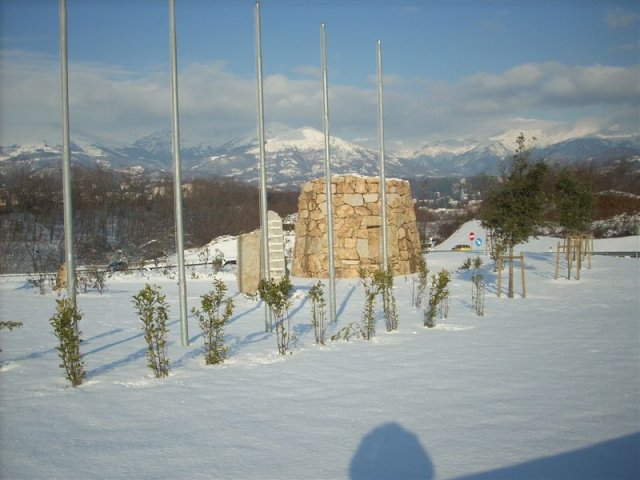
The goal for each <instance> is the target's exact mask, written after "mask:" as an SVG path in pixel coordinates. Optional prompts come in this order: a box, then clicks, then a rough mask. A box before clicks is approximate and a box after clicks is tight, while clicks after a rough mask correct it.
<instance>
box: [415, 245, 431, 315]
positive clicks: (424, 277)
mask: <svg viewBox="0 0 640 480" xmlns="http://www.w3.org/2000/svg"><path fill="white" fill-rule="evenodd" d="M417 261H418V285H417V286H416V285H415V279H414V283H413V285H412V287H413V289H412V291H411V293H412V294H411V305H412V306H413V307H415V308H420V307H421V306H422V302H424V301H425V300H426V299H425V296H426V294H427V283H428V279H429V268H428V267H427V262H426V260H425V259H424V256H423V255H422V254H419V255H418V257H417Z"/></svg>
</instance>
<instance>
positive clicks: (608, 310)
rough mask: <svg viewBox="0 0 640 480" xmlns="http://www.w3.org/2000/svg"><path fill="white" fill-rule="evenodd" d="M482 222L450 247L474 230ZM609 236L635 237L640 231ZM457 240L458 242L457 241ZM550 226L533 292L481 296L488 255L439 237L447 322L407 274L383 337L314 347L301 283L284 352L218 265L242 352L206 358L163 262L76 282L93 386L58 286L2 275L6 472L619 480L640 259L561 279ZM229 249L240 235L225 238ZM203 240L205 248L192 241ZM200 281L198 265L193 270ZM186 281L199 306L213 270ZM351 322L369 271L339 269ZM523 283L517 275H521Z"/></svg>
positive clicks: (627, 451) (635, 347)
mask: <svg viewBox="0 0 640 480" xmlns="http://www.w3.org/2000/svg"><path fill="white" fill-rule="evenodd" d="M470 229H474V230H476V232H475V233H476V235H478V236H482V235H483V233H482V232H481V231H479V230H478V226H477V225H476V224H468V225H465V226H464V227H463V228H462V229H461V230H460V231H459V232H458V233H456V234H455V235H454V236H453V237H452V238H451V239H449V240H448V241H447V242H444V243H443V244H442V245H441V246H440V247H439V248H441V249H443V250H446V249H448V248H450V246H449V243H453V244H455V243H463V242H465V240H466V237H467V235H468V230H470ZM609 241H610V240H607V241H603V242H602V243H597V244H596V249H610V250H616V251H619V250H622V249H625V250H637V249H638V246H639V243H640V237H628V238H626V239H620V240H616V242H618V244H617V245H616V246H615V247H612V248H608V245H609V244H608V243H607V242H609ZM448 242H449V243H448ZM555 242H557V240H556V239H548V238H547V239H539V240H534V241H532V242H531V243H530V244H527V245H525V246H523V248H522V249H517V250H523V251H525V252H528V253H526V264H527V298H526V299H523V298H515V299H512V300H509V299H506V298H504V296H503V297H502V298H497V297H496V295H495V274H494V273H493V271H492V268H491V265H490V260H489V259H488V257H486V256H483V259H484V261H485V266H484V267H483V269H482V271H483V274H484V275H485V277H486V279H487V281H488V291H487V297H486V313H485V316H484V317H478V316H476V315H475V312H474V310H473V308H472V307H471V282H470V279H469V277H470V274H469V273H468V272H458V271H456V270H457V268H458V267H459V266H460V265H461V264H462V263H463V261H464V260H465V259H466V258H467V257H468V256H471V254H464V253H455V252H435V253H431V254H429V255H428V256H427V257H426V258H427V262H428V265H429V268H430V269H431V271H432V272H435V271H437V270H439V269H441V268H447V269H449V270H451V271H453V272H454V273H453V282H452V287H451V290H452V300H451V306H450V312H449V318H447V319H444V320H440V321H439V324H438V326H437V327H436V328H434V329H426V328H424V327H422V313H421V312H420V311H418V310H415V309H413V308H412V307H411V283H412V278H411V277H407V278H405V277H397V278H396V282H395V294H396V298H397V301H398V308H399V312H400V328H399V330H398V331H396V332H393V333H387V332H386V331H385V328H384V320H383V319H382V317H381V316H379V318H378V322H377V325H376V328H377V333H376V336H375V337H374V339H373V340H371V341H369V342H366V341H363V340H355V341H350V342H329V343H328V344H327V345H326V346H324V347H321V346H317V345H314V335H313V330H312V328H311V325H310V304H309V300H308V299H307V293H308V290H309V288H310V286H312V285H313V284H314V283H315V281H314V280H312V279H304V278H293V279H292V280H293V282H294V285H295V289H296V290H295V294H294V303H293V308H292V312H291V313H292V318H293V322H294V333H295V335H296V336H297V339H298V341H297V346H296V347H295V348H294V352H293V354H292V355H289V356H286V357H280V356H278V355H277V346H276V339H275V336H274V334H271V333H265V332H264V308H263V305H262V304H261V303H259V302H256V301H255V300H251V299H248V298H246V297H244V296H241V295H239V294H235V292H237V287H236V283H235V275H234V273H233V272H232V271H228V272H223V273H221V274H219V278H222V279H223V280H224V281H225V283H226V284H227V285H228V286H229V291H230V293H231V294H232V295H235V296H234V299H235V302H236V309H235V313H234V316H233V319H232V321H231V323H230V324H229V325H228V326H227V328H226V340H227V343H228V345H229V346H230V355H229V359H228V361H227V362H226V363H225V364H224V365H221V366H205V364H204V360H203V358H202V338H201V336H200V332H199V330H198V326H197V323H196V321H195V319H194V318H193V317H192V316H191V317H190V321H189V334H190V339H191V345H190V346H189V347H182V346H180V328H179V321H178V298H177V290H178V289H177V285H176V282H175V280H174V279H171V278H168V277H167V276H164V275H162V273H161V272H159V271H153V272H144V273H134V274H116V275H114V276H113V277H112V278H110V279H109V281H108V291H107V292H105V293H104V294H103V295H99V294H98V293H97V292H90V293H87V294H83V295H79V297H78V303H79V307H80V309H81V311H82V312H83V314H84V316H83V319H82V321H81V325H80V327H81V330H82V334H83V338H84V341H83V343H82V352H83V353H84V361H85V366H86V369H87V372H88V376H87V381H86V383H85V384H84V385H82V386H81V387H79V388H75V389H74V388H71V387H70V386H68V382H67V381H66V380H65V379H64V376H63V371H62V369H60V368H59V367H58V364H59V359H58V356H57V351H56V350H55V347H56V338H55V337H54V335H53V333H52V328H51V327H50V325H49V323H48V322H49V318H50V317H51V315H52V314H53V312H54V309H55V301H54V300H55V298H57V297H56V295H55V294H47V295H44V296H43V295H39V294H38V293H36V290H34V289H33V288H30V287H28V286H27V284H26V282H25V279H23V278H17V277H5V278H2V279H1V280H0V282H1V283H0V318H1V319H2V320H15V321H22V322H23V323H24V326H23V327H22V328H20V329H17V330H14V331H12V332H8V331H6V330H3V331H2V337H1V338H2V340H1V345H0V346H1V348H2V352H1V353H0V359H1V368H0V477H1V478H3V479H5V478H6V479H41V478H47V479H51V478H54V479H55V478H59V479H87V478H104V479H120V478H163V479H164V478H167V479H177V478H189V479H192V478H193V479H196V478H203V479H210V478H224V479H226V478H229V479H284V478H287V479H289V478H291V479H325V478H326V479H340V478H353V479H364V478H367V479H370V478H371V479H373V478H422V479H425V478H442V479H444V478H469V479H496V478H497V479H501V478H505V479H506V478H517V479H534V478H536V479H542V478H544V479H552V478H558V479H560V478H563V479H564V478H574V479H583V478H592V479H596V478H597V479H617V478H629V479H631V478H639V477H640V460H639V454H640V327H639V323H640V298H639V295H640V293H639V292H640V260H637V259H631V258H616V257H600V256H596V257H594V258H593V263H592V268H591V269H590V270H584V271H583V273H582V277H581V280H580V281H575V280H571V281H569V280H567V279H564V278H561V279H558V280H555V279H554V269H555V266H554V259H555V257H554V255H551V254H549V253H548V245H549V244H552V245H554V246H555ZM220 248H221V250H224V251H225V255H226V256H227V258H230V257H231V256H232V255H233V249H234V241H233V239H227V242H226V243H225V244H224V245H221V246H220ZM194 255H195V254H194ZM190 276H191V271H190V270H189V271H188V273H187V277H188V278H189V277H190ZM193 276H194V277H195V276H198V277H200V278H197V279H191V278H189V279H188V286H187V288H188V302H189V308H191V307H192V306H199V297H200V295H202V294H203V293H205V292H206V291H208V290H209V289H210V287H211V279H210V278H205V277H206V276H205V274H204V272H203V271H202V270H201V269H200V270H199V271H196V275H193ZM145 282H150V283H155V284H158V285H160V286H161V287H162V289H163V292H164V293H166V294H167V298H168V301H169V303H170V306H171V308H172V311H171V313H172V318H171V323H170V326H169V328H170V332H169V340H170V344H169V358H170V359H171V367H170V368H171V373H170V376H169V377H168V378H166V379H163V380H157V379H155V378H154V377H153V376H152V375H150V372H149V371H148V369H147V366H146V360H145V351H146V345H145V341H144V338H143V335H142V331H141V322H140V320H138V319H137V318H136V315H135V313H134V310H133V304H132V302H131V300H132V295H134V294H135V293H137V292H138V290H139V289H141V288H142V287H143V286H144V284H145ZM337 284H338V285H337V287H338V288H337V296H338V298H337V300H338V314H339V320H338V325H337V326H331V327H330V332H329V334H331V332H333V331H335V330H337V329H338V328H339V327H340V326H343V325H346V324H347V323H349V322H352V321H356V322H357V321H360V315H361V311H362V306H363V301H364V295H363V292H362V288H361V287H360V285H359V281H358V280H355V279H354V280H347V279H341V280H338V282H337ZM516 288H519V284H518V282H516Z"/></svg>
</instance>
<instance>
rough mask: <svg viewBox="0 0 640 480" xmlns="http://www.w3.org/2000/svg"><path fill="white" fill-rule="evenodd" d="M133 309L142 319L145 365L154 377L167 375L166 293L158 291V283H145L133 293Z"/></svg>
mask: <svg viewBox="0 0 640 480" xmlns="http://www.w3.org/2000/svg"><path fill="white" fill-rule="evenodd" d="M133 302H134V305H135V309H136V311H137V313H138V316H139V317H140V320H142V323H143V324H144V325H143V329H144V339H145V340H146V342H147V365H149V368H150V369H151V371H152V372H153V373H154V374H155V376H156V378H161V377H167V376H169V358H168V357H167V341H166V335H167V326H166V325H167V319H168V318H169V312H168V310H169V305H168V304H167V302H166V295H162V294H161V293H160V287H159V286H158V285H149V284H146V285H145V287H144V288H143V289H142V290H140V291H139V292H138V294H137V295H134V297H133Z"/></svg>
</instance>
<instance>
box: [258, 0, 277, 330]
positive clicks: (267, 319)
mask: <svg viewBox="0 0 640 480" xmlns="http://www.w3.org/2000/svg"><path fill="white" fill-rule="evenodd" d="M255 22H256V25H255V26H256V70H257V88H258V145H259V152H260V158H259V169H260V232H261V234H262V242H261V243H262V271H263V278H264V280H267V281H269V280H271V271H270V270H271V268H270V265H269V222H268V218H267V172H266V166H265V163H266V162H265V150H264V143H265V138H264V94H263V85H262V39H261V36H262V33H261V30H260V2H259V1H257V2H256V14H255ZM264 308H265V310H264V325H265V331H267V332H270V331H272V330H273V325H272V322H271V312H270V311H269V308H268V306H267V305H266V304H265V306H264Z"/></svg>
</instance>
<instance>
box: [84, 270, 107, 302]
mask: <svg viewBox="0 0 640 480" xmlns="http://www.w3.org/2000/svg"><path fill="white" fill-rule="evenodd" d="M90 288H93V289H94V290H97V291H98V293H99V294H100V295H102V292H103V291H104V290H105V289H106V288H107V274H106V273H105V272H104V271H102V270H98V269H97V268H89V269H87V270H85V271H84V272H80V273H78V289H79V290H80V292H81V293H87V291H88V290H89V289H90Z"/></svg>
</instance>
